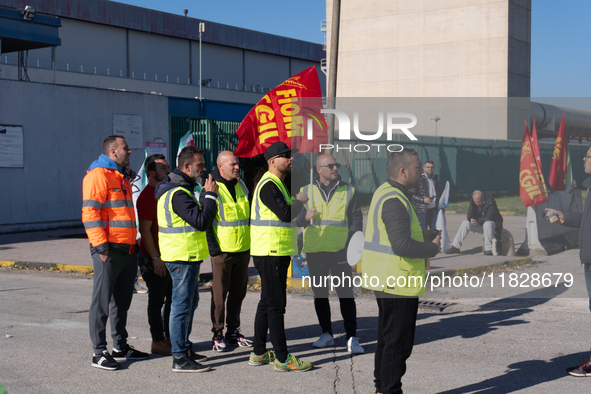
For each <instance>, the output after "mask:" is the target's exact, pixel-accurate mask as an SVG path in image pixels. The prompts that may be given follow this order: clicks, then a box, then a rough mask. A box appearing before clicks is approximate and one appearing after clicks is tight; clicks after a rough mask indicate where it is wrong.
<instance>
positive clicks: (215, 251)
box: [199, 167, 238, 256]
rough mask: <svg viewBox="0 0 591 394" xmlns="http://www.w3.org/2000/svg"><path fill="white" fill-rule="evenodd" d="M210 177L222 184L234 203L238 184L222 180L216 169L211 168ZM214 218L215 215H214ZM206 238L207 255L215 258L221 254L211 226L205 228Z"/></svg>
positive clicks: (202, 201) (201, 200) (201, 197)
mask: <svg viewBox="0 0 591 394" xmlns="http://www.w3.org/2000/svg"><path fill="white" fill-rule="evenodd" d="M211 176H212V177H213V180H214V181H216V182H221V183H223V184H224V185H225V186H226V188H227V189H228V191H229V192H230V195H231V196H232V198H233V199H234V202H235V201H236V189H235V187H236V183H238V180H237V179H234V180H233V181H228V180H226V179H224V177H222V175H221V174H220V171H219V170H218V168H217V167H214V168H213V171H211ZM204 197H205V195H204V193H203V192H202V193H201V196H200V198H199V201H200V202H201V203H202V204H203V203H204ZM216 213H217V207H216ZM214 216H215V215H214ZM205 234H206V236H207V247H208V248H209V254H210V255H211V256H217V255H219V254H221V253H222V251H221V249H220V244H219V243H218V240H217V238H216V236H215V232H214V231H213V226H209V227H208V228H207V231H206V232H205Z"/></svg>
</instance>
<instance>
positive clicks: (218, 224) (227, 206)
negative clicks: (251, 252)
mask: <svg viewBox="0 0 591 394" xmlns="http://www.w3.org/2000/svg"><path fill="white" fill-rule="evenodd" d="M216 183H217V184H218V186H219V190H218V199H217V207H218V210H217V213H216V215H215V218H214V219H213V231H214V233H215V237H216V240H217V242H218V244H219V245H220V250H221V251H222V252H230V253H237V252H244V251H247V250H248V249H249V248H250V228H249V216H250V203H249V202H248V189H247V188H246V185H245V184H244V182H242V180H239V181H238V182H237V183H236V185H235V186H234V188H235V189H234V190H235V192H236V201H234V199H233V198H232V195H231V194H230V191H229V190H228V188H227V187H226V185H225V184H224V182H216Z"/></svg>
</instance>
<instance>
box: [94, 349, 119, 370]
mask: <svg viewBox="0 0 591 394" xmlns="http://www.w3.org/2000/svg"><path fill="white" fill-rule="evenodd" d="M92 366H93V367H95V368H100V369H106V370H107V371H115V370H117V369H120V368H121V365H120V364H119V363H118V362H117V361H115V359H114V358H113V357H112V356H111V355H110V354H109V352H108V351H106V350H105V351H104V352H103V354H99V355H98V356H92Z"/></svg>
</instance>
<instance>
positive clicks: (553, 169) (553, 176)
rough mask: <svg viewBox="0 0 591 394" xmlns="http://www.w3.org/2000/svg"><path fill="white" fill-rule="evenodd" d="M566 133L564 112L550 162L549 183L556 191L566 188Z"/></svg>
mask: <svg viewBox="0 0 591 394" xmlns="http://www.w3.org/2000/svg"><path fill="white" fill-rule="evenodd" d="M567 143H568V141H567V139H566V133H565V131H564V114H562V121H561V122H560V128H559V129H558V136H557V137H556V145H554V153H553V154H552V164H550V175H548V183H549V184H550V187H552V190H554V191H555V192H558V191H561V190H564V189H565V188H566V149H567V147H566V144H567Z"/></svg>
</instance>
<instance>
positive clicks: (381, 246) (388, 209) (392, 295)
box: [361, 149, 441, 393]
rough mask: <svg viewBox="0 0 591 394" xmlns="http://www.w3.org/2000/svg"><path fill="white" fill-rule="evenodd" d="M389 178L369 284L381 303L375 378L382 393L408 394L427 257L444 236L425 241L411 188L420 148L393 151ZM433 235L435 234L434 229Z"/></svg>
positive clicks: (377, 205)
mask: <svg viewBox="0 0 591 394" xmlns="http://www.w3.org/2000/svg"><path fill="white" fill-rule="evenodd" d="M386 171H387V174H388V180H387V181H386V182H384V183H383V184H382V185H381V186H380V187H379V188H378V189H377V190H376V191H375V193H374V195H373V197H372V199H371V205H370V208H369V214H368V217H367V227H366V230H365V247H364V250H363V255H362V257H361V260H362V271H363V277H364V278H365V277H367V280H364V282H363V284H362V285H363V287H365V288H367V289H371V290H374V292H375V296H376V300H377V303H378V311H379V312H378V341H377V346H376V354H375V366H374V378H375V379H374V382H375V387H376V392H378V393H402V388H401V387H402V383H401V379H402V375H404V372H405V371H406V360H407V359H408V357H410V354H411V352H412V347H413V342H414V335H415V327H416V320H417V311H418V305H419V299H418V296H420V295H423V294H424V293H425V283H424V281H425V259H426V258H429V257H433V256H435V255H436V254H437V253H438V252H439V247H440V244H441V237H440V236H439V235H437V236H435V237H433V240H432V241H429V240H427V241H426V240H425V239H424V236H423V231H422V229H421V225H420V223H419V219H418V217H417V213H416V211H415V208H414V206H413V204H412V203H411V202H410V201H411V197H412V194H411V193H410V192H409V189H411V188H416V187H418V186H419V184H420V180H421V174H422V173H423V168H422V167H421V160H420V159H419V156H418V155H417V152H416V151H415V150H414V149H405V150H403V151H401V152H395V153H391V154H390V156H389V157H388V163H387V166H386ZM427 234H429V235H431V236H432V235H434V234H433V233H431V232H428V233H427Z"/></svg>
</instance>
